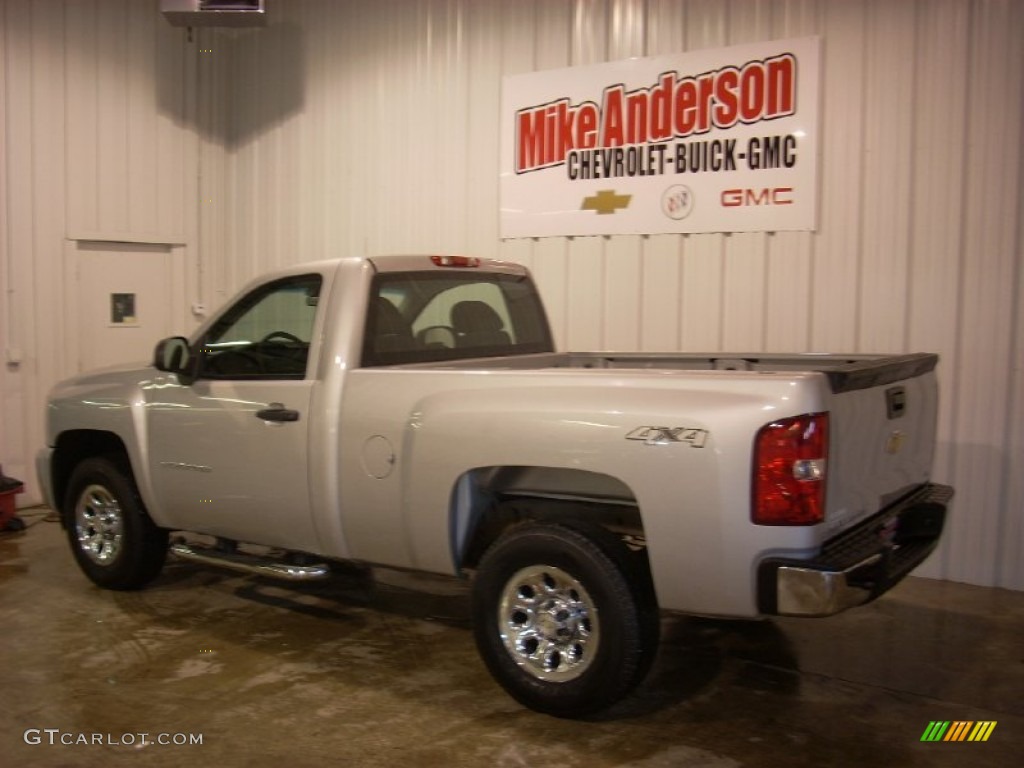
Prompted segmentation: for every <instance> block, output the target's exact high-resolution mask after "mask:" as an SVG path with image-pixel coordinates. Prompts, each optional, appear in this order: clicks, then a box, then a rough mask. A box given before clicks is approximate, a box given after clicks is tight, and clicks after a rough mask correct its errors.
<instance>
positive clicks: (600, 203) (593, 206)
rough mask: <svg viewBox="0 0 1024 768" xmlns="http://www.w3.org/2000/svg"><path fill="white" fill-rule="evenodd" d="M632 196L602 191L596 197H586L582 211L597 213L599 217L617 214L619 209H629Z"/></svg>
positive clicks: (612, 191)
mask: <svg viewBox="0 0 1024 768" xmlns="http://www.w3.org/2000/svg"><path fill="white" fill-rule="evenodd" d="M632 199H633V196H632V195H616V194H615V190H614V189H602V190H601V191H600V192H598V193H597V194H596V195H591V196H590V197H584V198H583V203H582V204H581V205H580V210H581V211H596V212H597V214H598V215H599V216H603V215H605V214H608V213H615V211H616V210H617V209H619V208H629V201H630V200H632Z"/></svg>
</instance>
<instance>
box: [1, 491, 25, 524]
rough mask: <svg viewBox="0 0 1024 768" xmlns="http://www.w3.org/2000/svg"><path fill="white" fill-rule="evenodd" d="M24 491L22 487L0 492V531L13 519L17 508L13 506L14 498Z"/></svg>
mask: <svg viewBox="0 0 1024 768" xmlns="http://www.w3.org/2000/svg"><path fill="white" fill-rule="evenodd" d="M23 490H25V487H24V486H21V487H20V488H17V489H15V490H13V491H0V531H2V530H3V529H4V528H6V527H7V524H8V523H9V522H10V521H11V519H12V518H13V517H14V513H15V512H16V511H17V507H16V506H15V504H14V497H15V496H16V495H17V494H19V493H21V492H22V491H23Z"/></svg>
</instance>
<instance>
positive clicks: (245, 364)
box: [200, 275, 322, 379]
mask: <svg viewBox="0 0 1024 768" xmlns="http://www.w3.org/2000/svg"><path fill="white" fill-rule="evenodd" d="M321 282H322V279H321V277H320V275H302V276H299V277H290V278H286V279H284V280H278V281H275V282H273V283H270V284H268V285H264V286H260V287H259V288H257V289H256V290H254V291H253V292H252V293H249V294H247V295H246V296H244V297H243V298H242V299H241V300H240V301H239V302H238V303H237V304H235V306H233V307H232V308H231V309H230V310H228V311H227V312H226V313H225V314H224V315H223V317H221V319H220V320H218V321H217V323H216V324H214V326H213V327H212V328H211V329H210V330H209V332H208V333H207V334H206V337H205V338H204V339H203V343H202V345H201V349H202V366H201V371H200V376H201V377H202V378H207V379H302V378H304V377H305V375H306V366H307V363H308V362H309V345H310V342H311V340H312V337H313V327H314V323H315V322H316V312H317V304H318V297H319V295H320V285H321Z"/></svg>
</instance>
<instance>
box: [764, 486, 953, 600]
mask: <svg viewBox="0 0 1024 768" xmlns="http://www.w3.org/2000/svg"><path fill="white" fill-rule="evenodd" d="M952 498H953V489H952V488H950V487H949V486H946V485H934V484H928V485H924V486H922V487H921V488H919V489H917V490H916V491H914V492H913V493H911V494H910V495H908V496H905V497H904V498H902V499H901V500H900V501H898V502H896V503H895V504H893V505H892V506H890V507H887V508H886V509H884V510H882V511H881V512H879V513H878V514H877V515H875V516H874V517H872V518H870V519H869V520H866V521H864V522H863V523H861V524H860V525H858V526H856V527H855V528H851V529H850V530H849V531H845V532H843V533H841V534H840V535H839V536H837V537H836V538H834V539H830V540H829V541H827V542H826V543H825V544H824V545H823V546H822V548H821V552H820V553H819V554H818V555H817V556H816V557H814V558H811V559H809V560H798V559H790V558H769V559H767V560H764V561H762V562H761V564H760V566H759V567H758V574H757V577H758V610H759V611H760V612H761V613H762V614H768V615H777V616H830V615H832V614H835V613H839V612H840V611H845V610H846V609H847V608H852V607H854V606H856V605H861V604H863V603H866V602H868V601H870V600H874V599H875V598H876V597H878V596H879V595H881V594H883V593H885V592H886V591H887V590H889V589H891V588H892V587H893V586H895V585H896V584H898V583H899V582H900V581H901V580H902V579H903V577H904V576H906V575H907V574H908V573H910V572H911V571H912V570H914V568H916V567H917V566H918V565H920V564H921V563H922V562H923V561H924V560H925V558H927V557H928V555H929V554H931V552H932V550H933V549H935V546H936V544H938V542H939V537H940V536H941V534H942V528H943V525H944V523H945V519H946V511H947V509H948V507H949V502H950V499H952Z"/></svg>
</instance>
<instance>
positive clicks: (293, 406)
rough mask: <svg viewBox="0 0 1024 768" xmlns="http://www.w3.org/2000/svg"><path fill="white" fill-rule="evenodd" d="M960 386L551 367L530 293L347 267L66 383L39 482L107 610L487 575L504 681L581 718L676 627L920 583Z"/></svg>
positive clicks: (479, 609) (638, 366) (891, 377)
mask: <svg viewBox="0 0 1024 768" xmlns="http://www.w3.org/2000/svg"><path fill="white" fill-rule="evenodd" d="M936 362H937V358H936V356H934V355H930V354H912V355H900V356H879V355H817V354H814V355H810V354H808V355H801V354H791V355H776V354H760V355H747V354H714V355H711V354H657V355H655V354H645V353H633V354H615V353H598V352H584V353H573V352H568V353H566V352H557V351H555V348H554V345H553V342H552V337H551V332H550V330H549V327H548V322H547V319H546V315H545V312H544V308H543V306H542V304H541V301H540V298H539V296H538V293H537V290H536V288H535V286H534V284H533V282H532V280H531V278H530V275H529V273H528V271H527V270H526V269H524V268H523V267H521V266H518V265H515V264H510V263H505V262H498V261H488V260H481V259H476V258H468V257H461V256H408V257H405V256H395V257H386V258H372V259H341V260H335V261H328V262H318V263H313V264H306V265H301V266H296V267H293V268H290V269H287V270H282V271H280V272H277V273H275V274H273V275H271V276H268V277H266V278H263V279H260V280H258V281H256V282H253V283H251V284H250V285H248V286H247V287H246V288H245V289H244V290H243V291H242V292H241V293H240V294H239V295H238V296H237V297H236V298H235V299H234V300H233V301H231V302H230V303H228V304H227V305H226V307H225V308H224V309H223V310H221V311H220V312H219V314H217V315H216V316H214V317H212V318H211V319H210V320H209V321H208V322H207V323H206V324H205V325H204V326H203V327H201V328H200V329H199V330H198V331H197V332H196V334H195V335H194V336H193V337H192V338H191V339H185V338H183V337H174V338H170V339H165V340H164V341H162V342H160V344H158V345H157V348H156V353H155V360H154V362H153V364H152V365H150V366H148V367H134V368H118V369H108V370H104V371H97V372H95V373H88V374H84V375H81V376H78V377H76V378H74V379H70V380H68V381H65V382H62V383H61V384H59V385H58V386H57V387H56V388H55V390H54V391H53V392H52V394H51V397H50V400H49V406H48V410H47V438H48V447H47V448H46V449H45V450H44V451H43V452H42V453H41V454H40V456H39V459H38V470H39V475H40V478H41V481H42V485H43V487H44V488H45V489H46V493H47V494H48V500H49V502H50V503H51V504H52V505H53V506H54V507H55V508H57V509H59V510H60V512H61V518H62V521H63V525H64V527H65V529H66V531H67V535H68V539H69V541H70V544H71V549H72V551H73V553H74V556H75V559H76V560H77V562H78V565H79V566H80V567H81V569H82V570H83V571H84V572H85V574H86V575H87V576H88V577H89V578H90V579H91V580H92V581H94V582H95V583H96V584H98V585H100V586H101V587H106V588H109V589H134V588H138V587H141V586H143V585H144V584H146V583H147V582H149V581H151V580H152V579H154V578H155V577H156V576H157V574H158V573H159V572H160V569H161V568H162V566H163V564H164V560H165V558H166V556H167V553H168V551H169V550H170V551H171V552H173V553H174V554H175V555H176V556H178V557H181V558H186V559H189V560H194V561H200V562H204V563H216V564H219V565H225V566H227V567H230V568H234V569H238V570H243V571H248V572H252V573H258V574H262V575H265V576H275V577H280V578H284V579H291V580H295V581H302V580H307V579H316V578H322V577H324V576H326V575H328V574H329V572H330V567H331V563H332V562H334V561H341V560H347V561H358V562H361V563H365V564H368V565H373V566H384V567H390V568H399V569H415V570H419V571H425V572H431V573H439V574H452V575H458V576H471V577H472V578H473V582H472V593H471V606H472V612H473V617H474V626H475V629H474V631H475V638H476V642H477V645H478V648H479V650H480V653H481V656H482V657H483V660H484V662H485V663H486V665H487V667H488V668H489V670H490V672H491V673H492V674H493V675H494V677H495V678H496V679H497V680H498V681H499V682H500V683H501V685H502V686H504V688H505V689H506V690H507V691H508V692H509V693H510V694H511V695H512V696H513V697H515V698H516V699H517V700H518V701H520V702H521V703H523V704H525V705H526V706H529V707H532V708H534V709H536V710H539V711H542V712H547V713H551V714H554V715H559V716H580V715H584V714H587V713H592V712H595V711H597V710H600V709H602V708H605V707H607V706H609V705H611V704H612V703H614V702H615V701H617V700H619V699H621V698H622V697H623V696H625V695H626V694H627V693H628V692H629V691H630V690H631V689H632V687H633V686H634V685H635V684H636V683H637V682H638V681H639V680H640V679H641V678H642V677H643V675H644V674H645V673H646V671H647V669H648V667H649V665H650V662H651V659H652V657H653V655H654V654H655V652H656V649H657V644H658V628H659V612H661V611H673V612H685V613H691V614H703V615H712V616H723V617H742V618H752V617H762V616H774V615H782V616H827V615H829V614H834V613H837V612H839V611H842V610H845V609H847V608H850V607H851V606H855V605H858V604H861V603H864V602H866V601H868V600H871V599H873V598H875V597H877V596H878V595H880V594H881V593H883V592H885V591H886V590H887V589H889V588H890V587H891V586H893V585H894V584H895V583H896V582H898V581H899V580H900V579H902V578H903V577H904V576H905V575H906V574H907V573H908V572H910V571H911V570H912V569H913V568H914V567H915V566H917V565H918V564H919V563H921V561H922V560H924V559H925V557H926V556H927V555H928V553H929V552H931V550H932V549H933V548H934V547H935V545H936V543H937V541H938V539H939V536H940V534H941V531H942V527H943V522H944V518H945V514H946V509H947V505H948V502H949V500H950V498H951V497H952V490H951V489H950V488H948V487H945V486H941V485H936V484H933V483H931V482H929V473H930V468H931V464H932V454H933V450H934V447H935V429H936V402H937V390H936V378H935V373H934V368H935V365H936ZM171 532H175V536H174V538H173V540H172V539H171V537H170V533H171ZM195 534H202V535H201V536H197V535H195ZM169 542H170V546H169Z"/></svg>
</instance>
